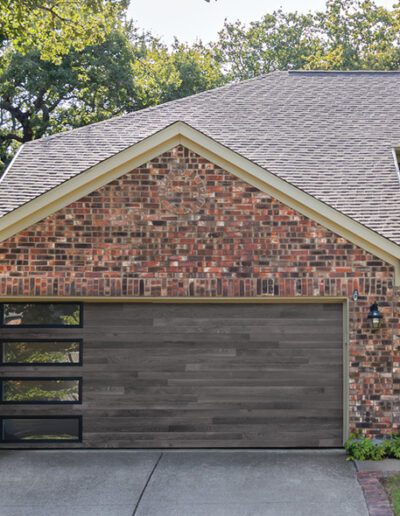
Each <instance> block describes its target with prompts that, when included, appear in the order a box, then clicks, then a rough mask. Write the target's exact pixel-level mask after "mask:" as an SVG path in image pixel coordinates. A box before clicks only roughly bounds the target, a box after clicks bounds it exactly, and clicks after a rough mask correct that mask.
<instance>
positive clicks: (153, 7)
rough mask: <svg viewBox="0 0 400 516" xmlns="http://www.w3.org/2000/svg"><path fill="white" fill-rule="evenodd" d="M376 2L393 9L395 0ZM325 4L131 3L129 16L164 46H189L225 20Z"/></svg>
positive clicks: (294, 0)
mask: <svg viewBox="0 0 400 516" xmlns="http://www.w3.org/2000/svg"><path fill="white" fill-rule="evenodd" d="M377 3H378V4H379V5H383V6H385V7H391V6H392V4H393V3H394V0H393V1H392V0H378V1H377ZM324 5H325V1H324V0H268V1H265V0H217V1H215V0H211V1H210V3H207V2H205V0H131V5H130V8H129V16H130V17H131V18H132V19H133V20H135V21H136V22H137V25H138V27H140V28H142V29H145V30H150V31H151V32H152V33H153V34H154V35H155V36H161V37H162V39H163V40H164V42H165V43H168V44H170V43H172V42H173V38H174V36H177V37H178V39H179V40H180V41H184V42H188V43H194V42H195V41H196V39H201V40H202V41H203V43H208V42H209V41H212V40H215V39H216V36H217V33H218V31H219V30H220V29H221V28H222V26H223V24H224V20H225V18H227V19H228V20H229V21H236V20H241V21H242V22H244V23H248V22H250V21H254V20H258V19H260V18H261V17H262V16H263V15H264V14H266V13H268V12H272V11H274V10H276V9H279V8H280V7H282V9H283V10H284V11H300V12H307V11H309V10H313V11H315V10H323V8H324Z"/></svg>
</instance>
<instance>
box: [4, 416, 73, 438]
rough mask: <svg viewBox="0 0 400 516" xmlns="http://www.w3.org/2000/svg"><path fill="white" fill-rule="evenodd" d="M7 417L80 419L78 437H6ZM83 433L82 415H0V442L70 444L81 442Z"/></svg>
mask: <svg viewBox="0 0 400 516" xmlns="http://www.w3.org/2000/svg"><path fill="white" fill-rule="evenodd" d="M7 419H28V420H29V419H77V420H78V438H77V439H4V420H7ZM82 435H83V418H82V416H81V415H74V416H54V415H51V416H36V415H24V416H13V415H3V416H0V444H13V443H14V444H15V443H19V444H20V443H25V444H29V445H33V444H36V443H38V444H41V443H55V444H64V443H65V444H68V443H81V442H82Z"/></svg>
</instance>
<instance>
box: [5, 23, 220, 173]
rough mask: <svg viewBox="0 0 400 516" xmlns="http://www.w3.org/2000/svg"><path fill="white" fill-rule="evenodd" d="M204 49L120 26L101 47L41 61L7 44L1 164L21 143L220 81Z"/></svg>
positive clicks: (214, 84)
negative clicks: (169, 42)
mask: <svg viewBox="0 0 400 516" xmlns="http://www.w3.org/2000/svg"><path fill="white" fill-rule="evenodd" d="M222 81H223V76H222V74H221V72H220V70H219V67H218V65H217V64H216V63H215V61H214V58H213V56H212V53H211V51H210V50H207V49H205V48H203V47H201V46H199V45H196V46H193V47H189V46H187V45H182V44H179V43H178V42H175V44H174V45H173V48H172V49H168V47H167V46H165V45H163V44H162V43H160V41H159V40H157V39H155V38H153V37H152V36H151V35H149V34H141V33H139V31H138V30H135V29H133V28H132V27H128V26H126V27H125V29H122V28H121V29H120V30H116V31H113V32H111V33H110V35H109V36H108V37H107V39H106V41H105V42H104V43H102V44H101V45H93V46H87V47H85V48H84V49H83V50H82V51H77V50H71V51H70V52H69V54H67V55H65V56H63V58H62V60H61V62H60V63H59V64H56V63H54V62H52V61H44V60H42V59H41V54H40V52H39V51H38V50H36V49H33V50H31V51H29V52H27V53H25V54H21V53H19V52H16V51H15V49H14V48H13V47H12V46H10V45H7V46H5V48H4V49H3V59H2V60H0V160H1V162H2V165H1V167H2V169H3V170H4V167H5V166H6V165H7V164H8V163H9V161H10V159H11V158H12V156H13V155H14V154H15V151H16V149H17V148H18V146H19V145H20V144H21V143H25V142H29V141H32V140H34V139H37V138H41V137H43V136H48V135H51V134H54V133H57V132H60V131H63V130H65V129H71V128H76V127H81V126H83V125H87V124H90V123H93V122H98V121H101V120H105V119H107V118H110V117H112V116H116V115H119V114H123V113H126V112H130V111H134V110H137V109H140V108H143V107H148V106H154V105H156V104H159V103H161V102H165V101H168V100H173V99H176V98H180V97H184V96H186V95H190V94H192V93H198V92H200V91H204V90H206V89H209V88H212V87H214V86H217V85H219V84H221V83H222ZM0 172H1V170H0Z"/></svg>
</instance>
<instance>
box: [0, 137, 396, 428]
mask: <svg viewBox="0 0 400 516" xmlns="http://www.w3.org/2000/svg"><path fill="white" fill-rule="evenodd" d="M0 264H1V265H0V292H1V294H2V295H6V296H15V295H34V296H52V295H55V296H58V295H59V296H163V297H164V296H213V297H215V296H219V297H223V296H231V297H236V296H237V297H241V296H251V297H253V296H346V297H348V298H349V300H350V302H349V312H350V342H349V353H350V393H349V396H350V403H349V405H350V426H351V429H355V428H358V429H361V430H362V431H364V432H367V433H369V434H370V435H379V434H382V433H388V432H390V431H392V428H397V426H399V425H400V420H399V418H398V415H397V414H398V412H399V403H398V402H397V401H396V400H397V399H398V395H399V393H400V339H399V338H398V336H397V334H398V331H399V329H400V319H399V311H400V302H399V301H398V295H397V294H398V293H395V292H394V289H393V268H392V266H391V265H389V264H387V263H385V262H383V261H382V260H380V259H379V258H376V257H374V256H372V255H370V254H369V253H367V252H366V251H364V250H362V249H360V248H358V247H357V246H355V245H353V244H352V243H350V242H348V241H346V240H345V239H344V238H341V237H339V236H338V235H336V234H334V233H332V232H331V231H329V230H327V229H325V228H323V227H322V226H320V225H319V224H317V223H315V222H313V221H312V220H310V219H308V218H306V217H304V216H302V215H300V214H299V213H297V212H296V211H294V210H292V209H290V208H288V207H286V206H284V205H283V204H282V203H280V202H279V201H277V200H275V199H273V198H271V197H270V196H268V195H266V194H265V193H262V192H260V191H259V190H257V189H256V188H254V187H252V186H249V185H248V184H246V183H245V182H243V181H242V180H240V179H238V178H236V177H235V176H233V175H232V174H230V173H228V172H225V171H224V170H222V169H220V168H219V167H217V166H215V165H213V164H212V163H210V162H208V161H207V160H205V159H203V158H201V157H200V156H198V155H196V154H194V153H192V152H190V151H188V150H187V149H184V148H182V147H177V148H175V149H173V150H172V151H171V152H168V153H165V154H163V155H162V156H160V157H159V158H156V159H154V160H152V161H151V162H150V163H147V164H146V165H145V166H142V167H140V168H138V169H136V170H134V171H132V172H131V173H129V174H127V175H125V176H123V177H121V178H120V179H118V180H115V181H113V182H112V183H109V184H108V185H106V186H104V187H102V188H100V189H99V190H97V191H95V192H93V193H91V194H90V195H88V196H86V197H84V198H82V199H81V200H79V201H77V202H74V203H73V204H71V205H69V206H67V207H66V208H64V209H62V210H60V211H59V212H57V213H56V214H54V215H52V216H49V217H47V218H46V219H45V220H44V221H42V222H40V223H37V224H35V225H34V226H32V227H31V228H29V229H28V230H25V231H23V232H21V233H20V234H18V235H17V236H16V237H13V238H10V239H8V240H7V241H5V242H3V243H2V244H1V248H0ZM355 288H357V289H358V290H359V292H360V298H359V300H358V301H357V302H354V301H353V300H352V299H351V295H352V293H353V290H354V289H355ZM395 294H396V295H395ZM374 300H377V301H378V303H379V304H380V307H381V308H382V311H383V313H384V324H383V327H382V329H381V330H379V331H378V332H376V333H372V332H371V331H370V329H369V326H368V324H367V321H366V316H367V313H368V308H369V305H370V304H371V303H372V302H373V301H374Z"/></svg>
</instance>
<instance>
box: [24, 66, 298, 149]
mask: <svg viewBox="0 0 400 516" xmlns="http://www.w3.org/2000/svg"><path fill="white" fill-rule="evenodd" d="M287 73H288V72H286V71H282V70H274V71H273V72H269V73H266V74H261V75H257V76H256V77H252V78H250V79H245V80H244V81H237V82H230V83H228V84H223V85H222V86H217V87H215V88H211V89H210V90H204V91H200V92H199V93H194V94H193V95H188V96H187V97H181V98H179V99H174V100H168V101H167V102H163V103H162V104H157V105H156V106H149V107H147V108H143V109H138V110H137V111H129V112H128V113H124V114H123V115H118V116H114V117H111V118H106V119H105V120H99V121H98V122H93V123H92V124H87V125H83V126H81V127H75V128H73V129H67V130H66V131H61V132H59V133H56V134H51V135H49V136H44V137H42V138H38V139H37V140H32V141H30V142H26V144H25V145H27V144H28V145H32V144H37V143H42V142H45V141H49V140H54V139H56V138H60V137H62V136H65V135H66V134H71V133H76V132H77V131H81V130H83V129H87V128H88V127H94V126H97V125H100V124H106V123H114V121H116V120H121V119H122V118H129V117H133V116H135V115H137V114H139V113H151V112H152V111H157V110H160V109H163V108H165V107H168V106H170V105H171V104H174V103H175V104H178V103H181V102H183V101H187V100H188V99H193V98H199V97H200V96H202V95H204V96H205V95H209V94H210V93H214V92H216V91H221V90H224V89H231V88H236V87H238V86H243V85H244V84H247V83H249V82H255V81H259V80H263V79H267V78H268V77H270V76H272V75H283V74H287Z"/></svg>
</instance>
